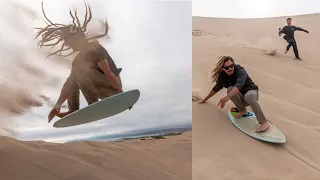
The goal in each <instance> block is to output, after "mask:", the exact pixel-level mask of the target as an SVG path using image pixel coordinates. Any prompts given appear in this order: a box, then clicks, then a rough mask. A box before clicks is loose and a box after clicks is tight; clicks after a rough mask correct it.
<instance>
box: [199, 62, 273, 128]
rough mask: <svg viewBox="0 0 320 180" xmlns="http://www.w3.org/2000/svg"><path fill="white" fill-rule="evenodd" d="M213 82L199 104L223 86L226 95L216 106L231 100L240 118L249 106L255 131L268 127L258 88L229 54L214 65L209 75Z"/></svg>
mask: <svg viewBox="0 0 320 180" xmlns="http://www.w3.org/2000/svg"><path fill="white" fill-rule="evenodd" d="M211 78H212V80H213V82H216V84H215V86H214V87H213V88H212V90H211V91H210V93H209V94H208V95H207V97H205V98H204V99H202V100H200V102H199V104H202V103H205V102H206V101H207V100H208V99H210V98H211V97H212V96H214V95H215V94H216V93H217V92H218V91H220V90H221V89H222V88H223V87H225V88H227V89H228V90H227V95H226V96H225V97H223V98H222V99H220V101H219V103H218V106H219V105H220V107H221V108H223V107H224V106H225V104H226V103H227V102H228V101H229V100H231V101H232V102H233V103H234V104H235V106H236V108H237V110H238V111H239V113H238V114H236V115H235V118H237V119H238V118H240V117H242V116H243V115H246V114H247V113H248V111H247V109H246V107H247V106H250V107H251V108H252V110H253V112H254V113H255V115H256V117H257V120H258V122H259V124H260V127H259V128H257V129H256V132H263V131H266V130H267V129H268V128H269V125H268V123H267V120H266V118H265V116H264V113H263V111H262V109H261V107H260V104H259V102H258V99H259V88H258V86H257V85H255V84H254V82H253V81H252V80H251V78H250V77H249V75H248V74H247V72H246V70H245V69H244V68H243V67H242V66H240V65H239V64H235V63H234V59H233V58H232V57H230V56H222V57H220V58H219V61H218V63H217V65H216V67H215V68H214V69H213V70H212V76H211Z"/></svg>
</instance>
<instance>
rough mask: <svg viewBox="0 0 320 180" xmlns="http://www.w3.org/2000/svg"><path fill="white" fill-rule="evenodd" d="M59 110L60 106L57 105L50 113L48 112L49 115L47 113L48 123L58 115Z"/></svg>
mask: <svg viewBox="0 0 320 180" xmlns="http://www.w3.org/2000/svg"><path fill="white" fill-rule="evenodd" d="M60 109H61V106H59V105H55V106H54V107H53V108H52V109H51V111H50V113H49V115H48V123H50V121H51V120H52V119H53V118H54V117H55V116H57V115H59V114H60Z"/></svg>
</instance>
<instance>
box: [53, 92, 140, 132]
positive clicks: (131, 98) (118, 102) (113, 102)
mask: <svg viewBox="0 0 320 180" xmlns="http://www.w3.org/2000/svg"><path fill="white" fill-rule="evenodd" d="M139 97H140V91H139V90H138V89H135V90H130V91H127V92H123V93H120V94H116V95H113V96H110V97H108V98H106V99H103V100H101V101H98V102H96V103H93V104H91V105H89V106H87V107H84V108H82V109H80V110H78V111H75V112H73V113H71V114H69V115H67V116H65V117H63V118H61V119H59V120H58V121H56V122H55V123H54V124H53V127H57V128H61V127H69V126H76V125H80V124H85V123H89V122H93V121H97V120H101V119H104V118H108V117H111V116H114V115H116V114H119V113H121V112H123V111H125V110H128V109H129V107H131V106H133V105H134V104H135V103H136V102H137V101H138V99H139Z"/></svg>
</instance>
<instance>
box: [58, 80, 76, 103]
mask: <svg viewBox="0 0 320 180" xmlns="http://www.w3.org/2000/svg"><path fill="white" fill-rule="evenodd" d="M74 86H76V84H75V82H74V80H73V79H72V77H71V74H70V76H69V77H68V78H67V80H66V82H65V83H64V84H63V87H62V89H61V92H60V96H59V98H58V100H57V103H56V106H62V104H63V103H64V102H65V101H66V100H67V99H68V97H69V96H70V93H71V91H72V88H75V87H74Z"/></svg>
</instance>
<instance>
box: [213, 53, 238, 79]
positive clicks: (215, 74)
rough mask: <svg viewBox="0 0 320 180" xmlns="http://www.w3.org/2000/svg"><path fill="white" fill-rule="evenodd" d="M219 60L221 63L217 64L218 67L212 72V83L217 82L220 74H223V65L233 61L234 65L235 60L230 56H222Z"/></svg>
mask: <svg viewBox="0 0 320 180" xmlns="http://www.w3.org/2000/svg"><path fill="white" fill-rule="evenodd" d="M218 60H219V61H218V63H217V64H216V67H215V68H213V69H212V70H211V76H210V79H211V82H216V81H217V79H218V77H219V74H220V72H221V68H222V67H223V64H224V63H225V62H227V61H229V60H231V62H232V63H234V59H233V58H232V57H230V56H220V57H219V58H218Z"/></svg>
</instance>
